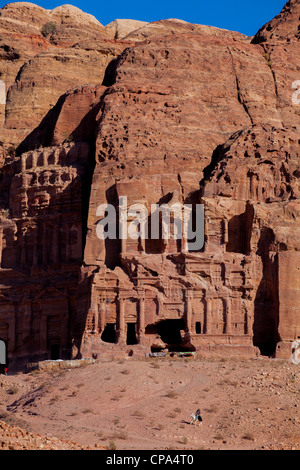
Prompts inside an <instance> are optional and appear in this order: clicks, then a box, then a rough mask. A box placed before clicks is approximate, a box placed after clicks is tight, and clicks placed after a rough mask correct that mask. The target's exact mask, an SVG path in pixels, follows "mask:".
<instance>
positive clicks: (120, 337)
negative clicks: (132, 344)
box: [118, 294, 126, 344]
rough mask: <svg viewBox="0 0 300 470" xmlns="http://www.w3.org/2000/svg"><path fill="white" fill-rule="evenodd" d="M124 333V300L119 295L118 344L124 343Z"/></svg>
mask: <svg viewBox="0 0 300 470" xmlns="http://www.w3.org/2000/svg"><path fill="white" fill-rule="evenodd" d="M125 335H126V331H125V298H124V297H123V296H120V294H119V328H118V343H121V344H124V343H126V338H125Z"/></svg>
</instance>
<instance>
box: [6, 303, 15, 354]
mask: <svg viewBox="0 0 300 470" xmlns="http://www.w3.org/2000/svg"><path fill="white" fill-rule="evenodd" d="M8 337H9V341H8V352H13V351H14V350H15V347H16V312H15V311H14V313H13V314H12V315H10V319H9V321H8Z"/></svg>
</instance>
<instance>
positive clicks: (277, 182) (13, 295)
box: [0, 0, 300, 363]
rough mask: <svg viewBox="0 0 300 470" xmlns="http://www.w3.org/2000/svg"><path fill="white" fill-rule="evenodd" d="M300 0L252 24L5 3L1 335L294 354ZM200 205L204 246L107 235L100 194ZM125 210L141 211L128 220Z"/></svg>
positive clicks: (1, 25) (92, 347) (112, 200)
mask: <svg viewBox="0 0 300 470" xmlns="http://www.w3.org/2000/svg"><path fill="white" fill-rule="evenodd" d="M299 17H300V1H299V0H294V1H289V2H288V3H287V4H286V5H285V7H284V8H283V10H282V12H281V13H280V14H279V15H278V16H276V18H274V19H273V20H271V21H270V22H269V23H267V24H266V25H264V26H263V27H262V28H261V29H260V30H259V31H258V33H257V34H256V35H255V36H254V37H252V38H248V37H246V36H244V35H242V34H240V33H237V32H231V31H226V30H221V29H218V28H214V27H209V26H202V25H195V24H190V23H186V22H184V21H180V20H176V19H169V20H162V21H157V22H154V23H146V22H142V21H140V22H137V21H133V20H116V21H114V22H112V23H111V24H109V25H107V26H106V27H105V26H103V25H102V24H101V23H99V21H98V20H96V19H95V18H94V17H92V16H91V15H88V14H86V13H83V12H81V11H80V10H78V9H77V8H75V7H71V6H69V5H68V6H66V5H65V6H62V7H58V8H55V9H54V10H52V11H49V10H44V9H43V8H40V7H38V6H35V5H33V4H30V3H12V4H9V5H7V6H5V7H4V8H3V9H2V10H0V33H1V39H0V74H1V76H0V80H1V87H0V93H1V95H0V98H1V99H0V116H1V125H2V128H1V130H0V132H1V138H0V141H1V155H0V157H1V158H0V164H1V170H0V189H1V191H0V268H1V269H0V278H1V281H0V338H2V339H4V340H6V341H8V351H9V358H10V361H12V362H20V363H22V361H27V362H29V361H30V362H32V361H38V360H43V359H57V358H63V359H68V358H80V357H82V356H87V357H91V356H94V357H96V355H98V354H101V353H103V352H105V351H108V352H111V351H116V350H118V351H124V352H129V351H133V353H136V354H144V353H145V352H149V351H151V350H152V351H154V352H155V351H161V350H165V349H168V350H169V351H174V350H175V351H178V350H179V351H197V353H198V354H202V355H219V356H220V355H221V356H226V355H240V356H242V357H252V356H255V355H258V354H264V355H270V356H272V355H276V356H277V357H286V358H290V357H291V353H292V350H291V344H292V342H293V341H294V340H295V339H298V338H299V336H300V254H299V253H300V244H299V243H300V242H299V240H300V225H299V215H300V204H299V195H300V180H299V178H300V168H299V162H300V155H299V142H300V92H299V89H300V72H299V70H300V53H299ZM122 196H126V197H127V201H128V206H130V205H132V204H136V203H142V204H143V205H144V206H145V207H146V208H147V211H148V213H147V214H148V221H149V224H150V223H151V212H150V208H151V205H152V204H158V205H160V204H169V205H171V204H172V203H174V202H176V203H177V204H179V206H180V207H182V208H183V207H184V206H185V205H187V204H189V205H191V207H192V211H193V212H194V213H196V207H197V204H202V205H203V206H204V211H205V235H204V239H205V243H204V247H203V248H201V249H200V250H198V251H195V250H192V249H191V244H189V243H185V242H184V241H182V242H180V241H176V240H174V239H171V240H165V239H164V238H163V236H162V234H161V233H160V238H159V239H157V240H153V239H151V238H150V239H145V238H143V237H140V238H139V239H137V240H132V239H128V240H119V239H116V240H109V239H108V240H105V241H103V240H100V239H99V238H98V236H97V224H98V222H99V218H100V217H99V215H97V208H98V206H99V205H101V204H110V205H112V206H114V207H115V208H116V210H118V209H119V201H120V197H122ZM128 223H130V218H129V220H128Z"/></svg>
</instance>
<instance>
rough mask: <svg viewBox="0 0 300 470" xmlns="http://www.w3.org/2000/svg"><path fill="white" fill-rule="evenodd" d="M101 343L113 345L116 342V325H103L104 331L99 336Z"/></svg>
mask: <svg viewBox="0 0 300 470" xmlns="http://www.w3.org/2000/svg"><path fill="white" fill-rule="evenodd" d="M101 339H102V341H104V343H115V342H116V324H115V323H107V324H106V325H105V328H104V331H103V333H102V335H101Z"/></svg>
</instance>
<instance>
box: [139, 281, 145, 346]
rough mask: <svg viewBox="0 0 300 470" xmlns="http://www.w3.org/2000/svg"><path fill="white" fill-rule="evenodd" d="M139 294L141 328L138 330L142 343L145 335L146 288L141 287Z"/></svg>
mask: <svg viewBox="0 0 300 470" xmlns="http://www.w3.org/2000/svg"><path fill="white" fill-rule="evenodd" d="M138 294H139V325H138V328H139V329H138V331H139V342H140V343H142V342H143V339H144V337H145V300H146V295H145V290H144V289H139V290H138Z"/></svg>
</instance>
